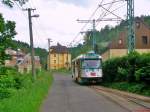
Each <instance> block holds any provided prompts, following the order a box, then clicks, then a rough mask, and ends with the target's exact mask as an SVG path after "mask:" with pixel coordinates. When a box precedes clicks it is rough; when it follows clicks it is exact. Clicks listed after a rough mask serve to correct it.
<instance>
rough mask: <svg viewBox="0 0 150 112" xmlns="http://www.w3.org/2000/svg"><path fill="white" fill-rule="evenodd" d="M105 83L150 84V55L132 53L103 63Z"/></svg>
mask: <svg viewBox="0 0 150 112" xmlns="http://www.w3.org/2000/svg"><path fill="white" fill-rule="evenodd" d="M103 73H104V75H103V81H105V82H116V81H117V82H119V81H120V82H121V81H127V82H136V81H141V82H145V83H148V82H150V54H142V55H140V54H138V53H136V52H133V53H130V54H129V55H127V56H124V57H121V58H114V59H110V60H108V61H106V62H104V63H103Z"/></svg>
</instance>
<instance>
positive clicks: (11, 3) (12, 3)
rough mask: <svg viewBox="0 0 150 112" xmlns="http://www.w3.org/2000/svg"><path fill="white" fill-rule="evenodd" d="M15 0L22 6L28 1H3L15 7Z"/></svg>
mask: <svg viewBox="0 0 150 112" xmlns="http://www.w3.org/2000/svg"><path fill="white" fill-rule="evenodd" d="M14 2H18V3H19V4H20V5H21V6H22V5H23V4H25V3H26V2H27V0H2V3H4V4H6V5H8V6H9V7H13V5H14Z"/></svg>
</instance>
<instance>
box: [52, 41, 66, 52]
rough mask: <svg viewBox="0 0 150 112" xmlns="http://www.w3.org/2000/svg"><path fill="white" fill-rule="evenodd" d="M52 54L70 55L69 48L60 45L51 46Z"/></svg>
mask: <svg viewBox="0 0 150 112" xmlns="http://www.w3.org/2000/svg"><path fill="white" fill-rule="evenodd" d="M50 49H51V53H68V48H67V47H66V46H62V45H60V44H59V43H58V44H57V46H51V47H50Z"/></svg>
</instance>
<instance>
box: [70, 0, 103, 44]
mask: <svg viewBox="0 0 150 112" xmlns="http://www.w3.org/2000/svg"><path fill="white" fill-rule="evenodd" d="M103 1H104V0H101V2H100V5H101V4H102V3H103ZM98 9H99V6H98V7H97V8H96V9H95V10H94V12H93V13H92V15H91V16H90V17H89V20H91V19H92V17H93V16H94V15H95V14H96V12H97V11H98ZM87 24H88V23H85V25H84V26H83V27H82V28H81V30H80V32H81V31H82V30H83V29H84V28H85V27H86V26H87ZM80 32H78V33H77V35H76V36H75V37H74V38H73V40H72V41H71V42H70V43H69V45H68V46H70V44H72V43H73V42H74V41H75V40H76V38H77V37H78V36H79V35H80Z"/></svg>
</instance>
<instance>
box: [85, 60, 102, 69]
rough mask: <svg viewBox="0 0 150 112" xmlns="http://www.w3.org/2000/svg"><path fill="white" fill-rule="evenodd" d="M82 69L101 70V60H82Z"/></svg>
mask: <svg viewBox="0 0 150 112" xmlns="http://www.w3.org/2000/svg"><path fill="white" fill-rule="evenodd" d="M82 68H84V69H90V68H97V69H99V68H101V60H83V62H82Z"/></svg>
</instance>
